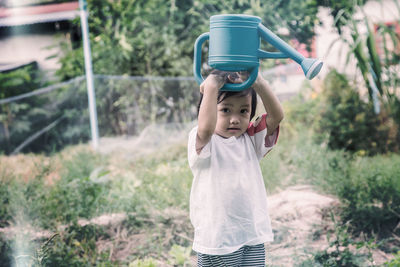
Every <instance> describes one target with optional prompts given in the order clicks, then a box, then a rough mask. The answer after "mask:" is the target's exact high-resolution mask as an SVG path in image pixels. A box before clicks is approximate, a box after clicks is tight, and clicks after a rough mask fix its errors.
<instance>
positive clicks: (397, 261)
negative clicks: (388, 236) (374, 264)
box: [385, 251, 400, 267]
mask: <svg viewBox="0 0 400 267" xmlns="http://www.w3.org/2000/svg"><path fill="white" fill-rule="evenodd" d="M385 266H387V267H398V266H400V251H397V254H396V255H395V257H394V259H392V260H391V261H389V262H385Z"/></svg>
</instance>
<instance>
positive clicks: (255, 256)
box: [197, 244, 265, 267]
mask: <svg viewBox="0 0 400 267" xmlns="http://www.w3.org/2000/svg"><path fill="white" fill-rule="evenodd" d="M197 266H198V267H242V266H248V267H250V266H251V267H265V248H264V244H259V245H255V246H243V247H241V248H240V249H239V250H237V251H235V252H232V253H229V254H225V255H208V254H202V253H198V254H197Z"/></svg>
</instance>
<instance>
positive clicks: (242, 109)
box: [215, 94, 251, 138]
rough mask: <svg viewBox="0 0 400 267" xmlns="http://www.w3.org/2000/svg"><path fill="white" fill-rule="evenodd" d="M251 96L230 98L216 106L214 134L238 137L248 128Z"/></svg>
mask: <svg viewBox="0 0 400 267" xmlns="http://www.w3.org/2000/svg"><path fill="white" fill-rule="evenodd" d="M250 113H251V95H250V94H249V95H247V96H231V97H228V98H226V99H224V100H223V101H222V102H221V103H219V104H218V105H217V125H216V127H215V133H216V134H218V135H220V136H222V137H225V138H229V137H232V136H235V137H239V136H240V135H242V134H243V133H244V132H245V131H246V130H247V127H248V126H249V122H250Z"/></svg>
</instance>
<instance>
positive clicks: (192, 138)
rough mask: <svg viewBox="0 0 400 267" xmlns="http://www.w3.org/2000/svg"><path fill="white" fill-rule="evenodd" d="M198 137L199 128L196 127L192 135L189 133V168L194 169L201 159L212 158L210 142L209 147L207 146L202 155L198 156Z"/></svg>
mask: <svg viewBox="0 0 400 267" xmlns="http://www.w3.org/2000/svg"><path fill="white" fill-rule="evenodd" d="M196 137H197V126H196V127H194V128H193V129H192V130H191V131H190V133H189V139H188V161H189V166H190V167H191V168H193V166H194V165H195V164H196V162H198V161H199V159H205V158H208V157H210V154H211V153H210V147H211V145H210V143H211V141H210V142H208V144H207V145H205V146H204V147H203V148H202V150H201V152H200V154H197V152H196Z"/></svg>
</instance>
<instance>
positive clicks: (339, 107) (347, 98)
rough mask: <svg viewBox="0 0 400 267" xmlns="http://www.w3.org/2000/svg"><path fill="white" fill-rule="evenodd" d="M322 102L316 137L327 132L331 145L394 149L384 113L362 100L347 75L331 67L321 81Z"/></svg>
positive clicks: (369, 150) (373, 151)
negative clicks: (322, 86)
mask: <svg viewBox="0 0 400 267" xmlns="http://www.w3.org/2000/svg"><path fill="white" fill-rule="evenodd" d="M323 94H324V97H325V99H324V104H325V107H324V109H323V110H322V114H321V118H320V124H319V127H318V132H319V133H320V136H319V137H320V141H321V139H322V140H324V135H325V136H326V135H327V137H326V138H327V143H328V146H329V147H330V148H331V149H344V150H346V151H351V152H360V153H362V154H368V155H374V154H377V153H385V152H388V151H391V150H396V149H397V146H396V139H395V138H394V139H393V138H390V135H389V132H390V130H391V129H390V125H388V124H387V120H388V118H387V117H386V116H385V114H383V113H382V114H380V115H377V114H375V113H374V112H373V109H372V108H371V104H368V103H365V102H364V101H362V99H361V97H360V95H359V93H358V91H357V89H355V88H353V87H352V86H351V85H350V83H349V81H348V80H347V77H346V76H345V75H343V74H340V73H338V72H337V71H335V70H332V71H331V72H330V73H329V74H328V75H327V76H326V78H325V81H324V91H323Z"/></svg>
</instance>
